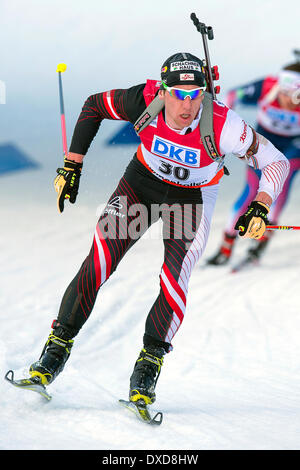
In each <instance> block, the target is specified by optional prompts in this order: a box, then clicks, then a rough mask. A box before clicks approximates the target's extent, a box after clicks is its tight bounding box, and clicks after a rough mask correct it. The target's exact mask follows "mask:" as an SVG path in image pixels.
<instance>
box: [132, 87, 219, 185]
mask: <svg viewBox="0 0 300 470" xmlns="http://www.w3.org/2000/svg"><path fill="white" fill-rule="evenodd" d="M159 86H160V82H156V81H155V80H148V81H147V84H146V86H145V89H144V98H145V101H146V105H147V106H148V105H149V103H150V102H151V101H152V100H153V99H154V97H155V95H156V93H157V91H158V89H159ZM213 111H214V114H213V116H214V119H213V122H214V125H213V127H214V134H215V143H216V146H217V149H218V151H219V152H220V150H219V142H220V135H221V131H222V129H223V126H224V123H225V120H226V115H227V111H228V108H227V107H225V106H223V105H222V104H218V103H216V102H214V103H213ZM139 137H140V139H141V145H140V146H139V148H138V151H137V158H138V159H139V160H140V162H141V163H143V165H145V166H146V167H147V168H148V170H150V171H151V172H152V173H153V174H154V175H155V176H157V177H158V178H160V179H162V180H164V181H166V182H167V183H170V184H174V185H177V186H185V187H202V186H207V185H211V184H217V183H218V182H219V180H220V178H221V177H222V176H223V174H224V170H223V163H218V162H215V161H212V159H211V158H210V156H209V155H208V154H207V152H206V150H205V147H204V145H203V143H202V140H201V136H200V129H199V126H197V127H196V128H195V129H194V130H193V131H192V132H190V133H189V134H186V135H181V134H178V133H177V132H176V131H174V130H172V129H170V128H169V127H168V126H167V124H166V123H165V120H164V116H163V112H162V111H161V112H160V113H159V114H158V115H157V117H156V118H155V119H154V120H153V121H152V122H151V123H150V124H149V125H148V126H147V127H146V128H145V129H144V130H142V131H141V132H140V134H139Z"/></svg>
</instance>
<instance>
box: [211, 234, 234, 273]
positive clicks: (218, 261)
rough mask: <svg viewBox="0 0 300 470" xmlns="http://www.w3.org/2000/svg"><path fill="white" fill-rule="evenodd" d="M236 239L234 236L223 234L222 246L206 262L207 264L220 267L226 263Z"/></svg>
mask: <svg viewBox="0 0 300 470" xmlns="http://www.w3.org/2000/svg"><path fill="white" fill-rule="evenodd" d="M235 239H236V235H229V234H228V233H226V232H225V233H224V236H223V241H222V245H221V247H220V249H219V251H218V252H217V254H216V255H214V256H213V257H212V258H209V259H208V260H207V264H210V265H214V266H222V265H225V264H227V263H228V261H229V258H230V256H231V254H232V249H233V245H234V242H235Z"/></svg>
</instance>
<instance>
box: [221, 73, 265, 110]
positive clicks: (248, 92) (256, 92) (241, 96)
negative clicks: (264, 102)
mask: <svg viewBox="0 0 300 470" xmlns="http://www.w3.org/2000/svg"><path fill="white" fill-rule="evenodd" d="M263 83H264V80H257V81H255V82H252V83H248V84H247V85H243V86H239V87H236V88H232V89H231V90H229V91H228V93H227V94H226V97H225V100H224V101H225V103H226V104H227V106H228V107H229V108H231V109H234V107H235V106H237V105H238V104H242V105H245V106H255V105H256V104H257V102H258V100H259V98H260V96H261V92H262V87H263Z"/></svg>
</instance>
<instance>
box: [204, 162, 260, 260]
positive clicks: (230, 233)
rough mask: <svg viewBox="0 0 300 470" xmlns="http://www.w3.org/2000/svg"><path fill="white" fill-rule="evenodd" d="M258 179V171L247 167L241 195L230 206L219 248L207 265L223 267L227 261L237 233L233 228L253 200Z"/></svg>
mask: <svg viewBox="0 0 300 470" xmlns="http://www.w3.org/2000/svg"><path fill="white" fill-rule="evenodd" d="M259 177H260V171H259V170H254V169H253V168H252V167H250V166H248V165H247V169H246V184H245V186H244V189H243V191H242V193H241V195H240V196H239V197H238V199H237V200H236V201H235V203H234V204H233V206H232V209H231V211H230V214H229V218H228V220H227V223H226V225H225V229H224V232H223V235H222V242H221V246H220V248H219V250H218V252H217V253H216V254H215V255H214V256H212V257H211V258H209V259H208V260H207V264H211V265H216V266H219V265H224V264H226V263H227V262H228V261H229V259H230V257H231V255H232V250H233V247H234V243H235V241H236V238H237V231H236V230H235V228H234V226H235V224H236V221H237V219H238V218H239V217H240V215H242V214H243V213H244V212H245V211H246V209H247V207H248V205H249V204H250V203H251V201H252V200H253V199H254V198H255V196H256V193H257V190H258V185H259Z"/></svg>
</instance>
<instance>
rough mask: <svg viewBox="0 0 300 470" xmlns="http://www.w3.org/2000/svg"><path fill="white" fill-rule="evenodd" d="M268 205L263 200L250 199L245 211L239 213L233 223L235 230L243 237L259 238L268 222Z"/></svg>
mask: <svg viewBox="0 0 300 470" xmlns="http://www.w3.org/2000/svg"><path fill="white" fill-rule="evenodd" d="M269 210H270V209H269V207H268V206H267V205H266V204H264V203H263V202H258V201H252V202H251V204H250V206H248V209H247V212H246V213H245V214H243V215H241V216H240V217H239V218H238V220H237V223H236V224H235V227H234V228H235V230H239V235H241V236H242V237H245V238H256V239H258V238H261V237H262V236H263V234H264V232H265V230H266V224H268V218H267V214H268V212H269Z"/></svg>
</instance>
